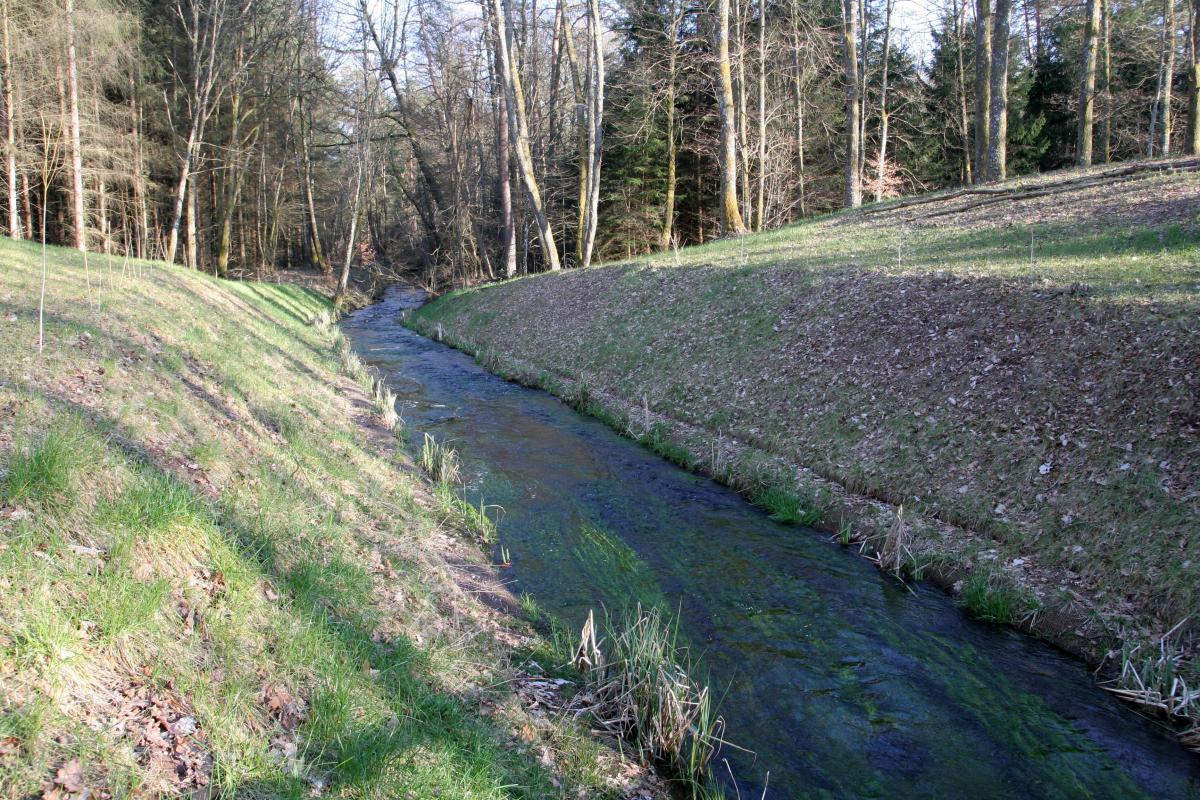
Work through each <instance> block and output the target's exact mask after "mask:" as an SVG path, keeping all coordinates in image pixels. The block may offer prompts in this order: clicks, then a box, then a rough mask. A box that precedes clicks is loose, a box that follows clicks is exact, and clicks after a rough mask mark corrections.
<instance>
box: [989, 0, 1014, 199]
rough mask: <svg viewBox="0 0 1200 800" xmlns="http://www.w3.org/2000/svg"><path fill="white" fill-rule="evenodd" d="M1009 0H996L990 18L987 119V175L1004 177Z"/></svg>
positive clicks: (990, 177)
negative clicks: (989, 83)
mask: <svg viewBox="0 0 1200 800" xmlns="http://www.w3.org/2000/svg"><path fill="white" fill-rule="evenodd" d="M1011 12H1012V0H996V9H995V13H994V15H993V20H992V68H991V79H992V81H991V83H992V88H991V100H992V108H991V114H990V118H989V120H988V179H989V180H993V181H1002V180H1004V179H1005V178H1006V177H1007V174H1008V173H1007V159H1008V26H1009V16H1010V15H1011Z"/></svg>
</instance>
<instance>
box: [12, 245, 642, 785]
mask: <svg viewBox="0 0 1200 800" xmlns="http://www.w3.org/2000/svg"><path fill="white" fill-rule="evenodd" d="M41 259H42V255H41V252H40V250H39V248H37V247H36V246H35V245H32V244H28V243H17V242H11V241H9V240H7V239H3V240H0V350H2V352H3V357H0V797H31V796H44V797H56V798H80V797H84V796H89V797H130V796H179V795H190V796H195V797H213V796H217V795H218V794H221V795H222V796H231V797H232V796H235V795H236V796H238V797H308V796H322V795H323V796H333V795H336V796H338V797H435V796H436V797H448V796H453V797H478V798H501V797H504V798H510V797H517V796H520V797H549V796H558V795H560V794H563V793H569V794H570V796H576V794H579V795H586V796H618V795H622V794H623V793H624V792H625V790H633V789H636V788H637V784H638V783H639V781H641V780H642V777H639V776H644V772H643V771H641V770H638V769H636V768H635V767H634V766H633V765H629V764H622V763H621V762H620V760H619V759H618V758H617V756H616V755H615V754H614V753H613V752H612V751H611V750H608V749H606V748H604V747H601V746H599V745H598V744H597V743H596V742H595V741H594V740H593V739H591V738H590V737H588V736H586V735H585V734H584V733H583V732H582V731H581V730H578V729H577V728H576V727H574V726H573V725H571V724H568V723H563V722H562V721H561V720H554V719H551V718H549V717H547V716H546V715H536V714H531V713H530V712H529V711H527V710H526V708H525V705H526V704H524V703H521V702H519V701H518V700H517V699H516V698H515V696H514V694H513V693H512V692H511V691H510V690H509V688H508V686H509V684H510V682H511V681H513V680H514V679H518V678H519V677H520V675H519V673H518V672H517V670H516V665H518V664H520V663H523V660H524V658H534V657H536V658H540V659H541V660H542V663H546V664H549V663H552V662H551V661H549V660H548V659H547V658H546V656H544V655H543V654H542V651H541V650H539V648H540V647H542V645H541V644H540V643H539V640H538V638H537V637H536V636H535V635H533V634H532V633H531V632H530V631H529V630H528V627H527V626H526V625H525V624H523V623H521V622H519V621H517V620H514V619H512V618H509V617H507V616H504V615H502V614H499V613H497V612H495V611H492V610H491V609H489V608H488V607H487V606H485V605H484V604H483V603H482V602H481V601H480V598H481V597H482V596H484V595H485V594H489V593H495V592H502V591H503V590H502V589H500V588H498V586H497V584H498V583H499V581H498V580H495V581H489V580H488V578H487V575H488V572H489V571H488V570H487V569H486V568H478V569H477V568H475V567H476V566H477V565H478V562H479V561H480V553H479V550H478V546H477V545H476V544H474V543H472V542H469V541H466V540H465V539H464V537H462V536H460V535H458V532H457V531H456V530H455V529H454V526H453V524H452V523H449V522H447V515H446V514H445V513H444V509H443V507H442V506H441V505H439V504H438V502H437V501H436V499H435V497H434V496H433V494H432V493H431V491H430V490H429V488H428V486H427V485H426V484H425V482H424V481H422V480H421V479H420V478H419V477H418V476H417V475H416V474H415V472H414V470H413V468H412V464H411V462H410V461H409V459H408V457H407V456H406V455H405V453H404V452H402V451H401V450H400V448H399V447H398V441H397V439H396V438H395V437H394V436H393V435H392V434H391V433H390V432H389V431H387V430H385V429H383V428H382V427H380V426H379V425H378V424H377V423H376V422H374V421H373V420H374V411H373V408H372V406H371V404H370V401H369V399H368V398H367V396H366V395H365V394H364V391H363V387H362V386H361V385H359V384H358V383H356V382H355V381H353V380H351V379H350V378H348V377H347V376H346V375H343V374H341V371H340V370H341V367H342V365H343V364H344V363H346V362H345V359H343V358H340V357H339V343H340V333H339V332H338V331H337V330H336V329H335V328H333V327H331V326H329V325H328V324H327V323H320V322H318V324H312V321H313V320H314V319H317V320H320V319H322V313H321V312H323V311H327V310H328V308H329V305H328V302H327V300H326V299H325V298H323V297H322V296H320V295H318V294H316V293H315V292H312V291H309V290H305V289H301V288H297V287H287V286H273V285H267V284H253V283H230V282H225V281H218V280H215V279H211V278H208V277H206V276H204V275H200V274H197V273H195V272H191V271H187V270H183V269H178V268H174V267H169V266H167V265H164V264H161V263H152V262H124V261H122V260H119V259H112V260H109V259H106V258H104V257H103V256H96V255H93V256H92V257H91V258H90V259H89V262H88V263H87V264H86V265H85V263H84V261H83V259H82V257H81V255H80V254H79V253H77V252H75V251H71V250H63V249H57V248H52V249H51V250H50V252H49V259H48V264H47V270H46V276H47V279H46V284H45V330H44V349H40V350H39V324H38V301H39V296H40V295H41V294H42V291H43V289H42V269H41ZM521 652H524V653H525V655H524V656H520V657H519V658H518V657H517V656H515V654H518V653H521ZM618 779H619V780H618Z"/></svg>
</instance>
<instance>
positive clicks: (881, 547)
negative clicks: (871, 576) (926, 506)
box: [863, 506, 916, 578]
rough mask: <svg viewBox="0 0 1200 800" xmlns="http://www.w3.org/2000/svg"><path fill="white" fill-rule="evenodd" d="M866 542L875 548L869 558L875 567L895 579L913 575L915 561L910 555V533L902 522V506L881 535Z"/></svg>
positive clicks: (911, 554) (906, 524)
mask: <svg viewBox="0 0 1200 800" xmlns="http://www.w3.org/2000/svg"><path fill="white" fill-rule="evenodd" d="M868 542H869V543H870V544H871V545H872V546H873V547H874V548H875V552H874V553H873V554H871V555H870V556H869V558H870V559H871V560H872V561H874V562H875V566H877V567H879V569H881V570H883V571H884V572H887V573H889V574H891V575H895V576H896V577H897V578H904V577H905V575H908V574H911V573H913V572H914V571H915V570H914V566H913V565H914V564H915V563H916V559H915V558H914V557H913V553H912V546H911V545H912V531H911V530H910V529H909V526H908V523H906V522H905V521H904V506H900V507H899V508H898V509H897V510H896V519H895V521H893V522H892V524H891V525H890V526H888V528H887V529H886V530H885V531H883V533H881V534H878V535H876V536H874V537H872V538H871V539H870V540H868V541H867V542H864V543H863V546H864V547H865V546H866V545H867V544H868Z"/></svg>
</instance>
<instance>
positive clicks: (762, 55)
mask: <svg viewBox="0 0 1200 800" xmlns="http://www.w3.org/2000/svg"><path fill="white" fill-rule="evenodd" d="M757 170H758V198H757V202H756V203H755V206H754V230H756V231H761V230H762V229H763V226H764V225H765V224H766V199H767V5H766V0H758V164H757Z"/></svg>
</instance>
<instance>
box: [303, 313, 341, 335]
mask: <svg viewBox="0 0 1200 800" xmlns="http://www.w3.org/2000/svg"><path fill="white" fill-rule="evenodd" d="M335 322H337V313H336V312H334V311H332V310H330V309H328V308H322V309H321V310H320V311H318V312H317V313H316V314H315V315H313V318H312V319H311V320H309V323H308V324H309V325H312V326H313V327H314V328H316V329H317V330H322V331H323V330H327V329H329V328H330V327H332V326H333V323H335Z"/></svg>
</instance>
